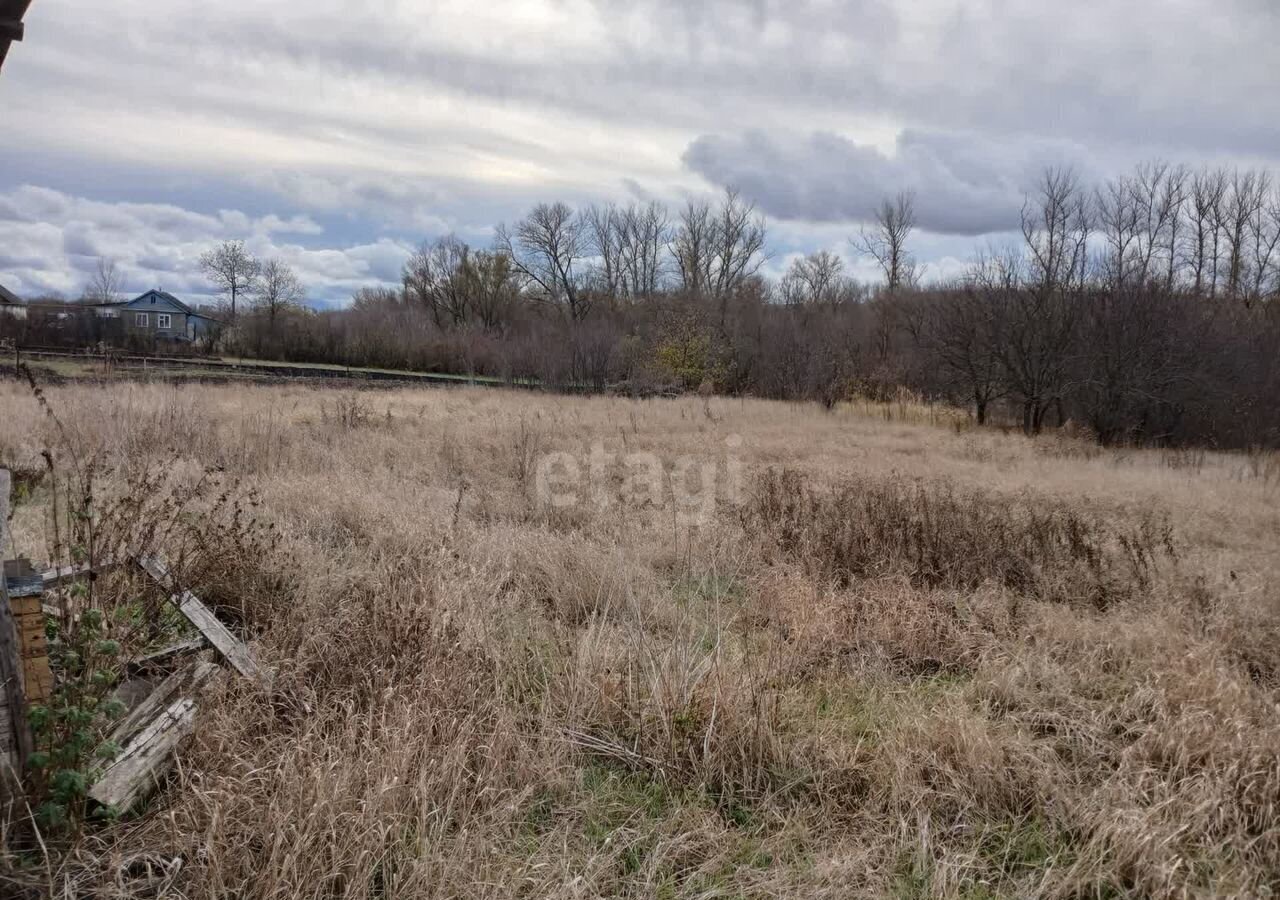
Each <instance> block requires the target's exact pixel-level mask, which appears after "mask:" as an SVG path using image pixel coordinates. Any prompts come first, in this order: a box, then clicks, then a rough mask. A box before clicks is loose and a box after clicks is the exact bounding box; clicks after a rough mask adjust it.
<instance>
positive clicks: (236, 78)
mask: <svg viewBox="0 0 1280 900" xmlns="http://www.w3.org/2000/svg"><path fill="white" fill-rule="evenodd" d="M1277 46H1280V3H1277V0H1076V2H1075V3H1071V4H1056V3H1047V2H1044V0H896V2H891V0H843V2H837V0H739V2H731V0H519V2H502V0H490V2H479V0H456V2H455V0H366V2H363V3H356V2H353V0H348V2H338V0H307V2H297V0H253V2H240V3H209V2H207V0H202V2H198V3H197V2H194V0H113V2H111V3H104V2H102V0H34V3H33V4H32V7H31V9H30V11H29V12H28V13H27V40H26V41H25V42H23V43H21V44H15V45H14V46H13V48H12V49H11V51H10V53H9V57H8V59H7V61H6V62H5V65H4V69H3V71H0V123H2V124H3V129H2V130H0V135H3V139H2V140H0V283H3V284H5V285H6V286H8V287H10V288H11V289H14V290H16V291H18V292H19V293H23V294H36V293H40V292H47V291H57V292H61V293H63V294H66V295H69V296H73V295H76V294H78V293H79V291H80V290H81V288H82V286H83V284H84V282H85V281H86V279H87V278H88V275H89V273H90V272H91V270H92V269H93V268H94V266H95V264H96V260H97V258H98V257H107V258H110V259H113V260H116V261H117V262H118V264H119V266H120V269H121V271H122V272H123V274H124V276H125V282H126V287H127V288H128V289H130V290H131V291H141V290H143V289H145V288H149V287H154V286H157V285H159V286H162V287H164V288H165V289H167V290H171V291H174V292H175V293H179V294H182V295H196V294H199V293H202V292H204V291H205V290H206V288H205V286H204V284H203V282H202V280H201V278H200V275H199V272H198V270H197V268H196V266H195V260H196V258H197V257H198V256H199V254H200V252H201V251H202V250H204V249H206V248H208V247H209V246H210V245H211V244H213V243H215V242H217V241H219V240H222V239H225V238H243V239H244V240H245V241H246V242H247V243H248V244H249V245H250V246H251V248H252V249H253V250H254V251H256V252H257V253H259V254H261V255H274V256H281V257H284V258H285V259H287V260H288V261H289V262H291V263H292V264H293V265H294V266H295V267H296V268H297V270H298V271H299V273H300V274H301V275H302V277H303V279H304V281H305V283H306V284H307V287H308V290H309V293H310V296H311V297H312V298H313V300H314V301H315V302H317V303H324V304H333V303H341V302H344V301H345V300H346V299H347V298H349V297H350V294H351V292H352V291H353V290H354V289H355V288H357V287H360V286H363V285H367V284H373V283H378V282H392V281H395V280H396V279H397V276H398V272H399V269H400V265H401V263H402V262H403V260H404V257H405V256H406V254H407V253H408V251H409V248H410V247H411V246H412V245H413V244H415V243H418V242H419V241H421V240H423V239H424V238H430V237H434V236H436V235H439V234H441V233H444V232H447V231H454V232H457V233H458V234H459V235H461V236H462V237H464V238H465V239H467V240H468V241H470V242H472V243H475V244H487V243H488V241H489V238H490V234H491V229H492V226H493V224H494V223H496V222H499V221H502V220H508V221H510V220H512V219H514V218H517V217H519V216H520V215H521V214H522V213H523V212H524V211H526V210H527V209H528V208H529V206H530V205H532V204H533V203H535V202H537V201H539V200H544V199H563V200H566V201H568V202H570V203H584V202H591V201H600V200H618V201H626V200H628V199H631V198H641V199H647V198H650V197H655V198H659V199H663V200H666V201H668V202H671V203H672V204H677V203H681V202H683V199H684V198H685V197H688V196H692V195H700V194H705V193H710V192H713V191H717V190H719V189H721V188H722V187H723V186H725V185H734V186H736V187H739V188H740V189H741V190H742V192H743V193H744V194H745V195H747V196H748V197H749V198H750V199H752V200H753V201H755V202H756V203H757V204H758V206H759V208H760V209H761V210H762V211H764V212H765V213H766V214H767V215H768V217H769V223H770V249H771V251H772V254H773V257H772V261H771V264H770V265H771V267H773V268H774V269H775V270H776V269H778V268H780V267H782V266H783V265H785V262H786V260H787V259H788V258H789V255H790V254H794V253H796V252H800V251H804V250H812V249H819V248H827V249H831V250H835V251H836V252H840V253H841V254H842V255H845V256H846V257H849V259H850V263H851V265H852V266H854V267H855V271H858V272H863V271H866V270H865V264H864V263H859V262H858V261H856V260H854V259H853V257H852V252H851V250H850V248H849V245H848V243H847V238H848V236H849V235H850V234H851V233H854V232H856V230H857V227H858V225H857V223H858V222H859V221H860V220H861V219H863V218H865V217H866V215H867V212H868V210H869V209H870V208H871V207H872V206H873V205H874V204H875V203H876V202H877V201H878V200H879V199H880V198H881V197H883V196H886V195H889V194H892V193H894V192H895V191H897V190H899V189H903V188H906V189H913V190H915V191H916V192H917V196H918V207H919V211H920V219H921V225H922V226H923V228H924V232H923V233H921V234H920V235H919V236H918V239H917V240H916V242H915V247H914V249H915V251H916V253H917V255H918V256H919V257H920V258H921V259H922V260H923V261H925V262H926V263H928V265H929V270H930V271H931V272H933V273H934V274H935V275H945V274H947V273H949V272H952V271H954V270H955V269H956V268H957V267H958V266H960V265H962V264H963V261H964V260H965V259H966V258H967V257H968V256H969V255H970V254H971V252H972V251H973V250H974V248H976V247H979V246H981V245H982V244H984V243H986V242H997V243H998V242H1000V240H1001V234H1002V232H1006V231H1007V230H1008V229H1009V228H1010V227H1012V226H1014V225H1016V222H1017V216H1018V210H1019V208H1020V206H1021V198H1022V194H1023V191H1024V189H1025V188H1026V186H1027V183H1028V180H1029V179H1030V178H1032V177H1034V174H1035V173H1036V172H1037V171H1038V170H1040V169H1041V168H1042V167H1043V166H1045V165H1046V164H1050V163H1054V164H1070V165H1074V166H1075V167H1076V168H1077V169H1079V170H1080V171H1081V172H1082V173H1084V174H1085V175H1086V176H1089V177H1094V178H1096V177H1103V176H1105V175H1106V174H1108V173H1112V172H1115V171H1117V170H1119V169H1123V168H1126V167H1128V166H1130V165H1132V164H1133V163H1134V162H1136V161H1138V160H1141V159H1147V158H1154V157H1160V158H1165V159H1171V160H1174V161H1178V162H1188V163H1193V164H1197V163H1201V162H1240V163H1247V164H1262V165H1267V166H1272V167H1277V168H1280V90H1277V85H1278V84H1280V50H1277Z"/></svg>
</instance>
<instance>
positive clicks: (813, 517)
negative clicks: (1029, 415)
mask: <svg viewBox="0 0 1280 900" xmlns="http://www.w3.org/2000/svg"><path fill="white" fill-rule="evenodd" d="M742 515H743V516H744V520H745V524H746V525H747V527H748V528H752V529H754V528H760V529H762V530H763V531H764V532H765V533H766V534H768V535H769V536H770V538H771V539H772V542H773V543H774V544H775V545H776V547H777V548H778V549H779V550H780V551H781V552H782V553H783V554H784V555H786V556H788V557H791V558H793V559H796V560H799V561H801V562H802V563H804V564H805V566H806V567H807V568H809V569H810V570H811V571H812V572H813V573H815V574H817V575H819V576H820V577H823V578H826V579H832V580H834V581H836V582H837V583H839V584H841V585H847V584H848V583H849V582H851V581H853V580H855V579H864V578H877V577H881V576H886V575H906V576H907V577H908V578H910V580H911V581H912V582H913V583H915V584H917V585H921V586H924V587H949V588H962V589H967V590H972V589H975V588H978V587H980V586H982V585H983V584H984V583H988V582H994V583H996V584H999V585H1001V586H1003V587H1005V588H1009V589H1011V590H1014V591H1017V592H1019V593H1022V594H1026V595H1030V596H1038V597H1043V598H1045V599H1074V600H1087V601H1090V602H1092V603H1094V604H1095V605H1098V606H1100V607H1101V606H1105V605H1107V604H1108V603H1110V602H1111V601H1112V600H1115V599H1117V598H1119V597H1121V596H1126V595H1128V594H1130V593H1132V592H1133V591H1140V590H1146V589H1147V588H1149V587H1150V583H1151V578H1152V575H1153V574H1154V572H1155V569H1156V564H1157V561H1158V559H1160V558H1161V557H1169V558H1172V557H1174V556H1175V555H1176V553H1175V550H1174V546H1173V541H1172V532H1171V529H1170V527H1169V525H1168V523H1167V522H1166V521H1165V520H1163V519H1161V518H1159V517H1157V516H1154V515H1145V516H1142V517H1140V518H1139V519H1138V520H1137V522H1136V523H1134V524H1132V525H1128V526H1118V525H1112V524H1108V523H1106V522H1103V521H1101V520H1100V519H1097V518H1095V517H1091V516H1088V515H1086V514H1084V513H1082V512H1079V511H1077V510H1075V509H1073V508H1071V507H1069V506H1067V505H1066V504H1063V503H1058V502H1054V501H1050V500H1048V499H1046V498H1041V497H1033V496H1029V495H1022V496H1018V497H1014V498H1006V497H1000V496H995V495H992V494H985V493H981V492H978V491H968V492H966V491H961V490H957V489H955V488H953V487H950V486H948V485H945V484H934V483H928V482H911V481H905V480H902V479H896V478H894V479H888V480H879V481H877V480H871V479H865V478H864V479H854V480H851V481H849V482H847V483H845V484H843V485H841V486H839V487H837V488H836V489H835V490H833V491H830V492H825V493H824V492H819V491H816V490H814V489H813V488H811V487H810V486H809V485H808V484H807V483H806V481H805V479H804V477H803V476H802V475H800V474H799V473H797V472H795V471H792V470H781V471H778V470H774V469H770V470H768V471H767V472H765V473H763V474H762V475H761V476H760V478H759V480H758V482H757V484H756V489H755V491H754V493H753V495H752V497H751V499H750V501H749V502H748V503H747V504H746V505H745V506H744V508H743V513H742Z"/></svg>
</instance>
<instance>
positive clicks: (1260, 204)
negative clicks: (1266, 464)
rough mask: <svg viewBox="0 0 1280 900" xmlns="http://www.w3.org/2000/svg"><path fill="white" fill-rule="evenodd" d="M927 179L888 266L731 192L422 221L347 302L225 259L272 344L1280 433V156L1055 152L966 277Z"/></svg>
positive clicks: (865, 240) (876, 242) (527, 372)
mask: <svg viewBox="0 0 1280 900" xmlns="http://www.w3.org/2000/svg"><path fill="white" fill-rule="evenodd" d="M915 200H916V198H915V197H914V196H913V195H912V194H910V193H900V194H898V195H896V196H893V197H889V198H886V199H885V200H884V201H883V202H882V203H881V204H880V205H879V206H878V207H877V208H876V209H875V211H874V213H873V215H872V217H871V219H872V220H871V222H869V223H868V225H866V226H865V227H863V228H861V229H859V230H858V232H857V233H856V234H854V235H851V236H850V238H849V248H850V250H851V251H852V252H853V253H856V254H859V255H862V256H865V257H866V258H868V259H870V260H873V261H874V263H875V264H876V266H877V267H878V269H879V271H880V273H881V279H880V280H879V282H878V283H875V284H866V283H860V282H858V281H856V280H855V279H854V278H852V277H851V276H850V274H849V273H848V272H847V271H846V266H845V262H844V259H843V258H842V257H841V256H840V255H837V254H836V253H834V252H831V251H830V250H821V251H818V252H815V253H810V254H808V255H804V256H797V257H795V258H794V259H792V260H791V261H790V262H789V264H788V265H787V266H786V268H785V270H784V273H783V274H782V275H781V276H780V277H778V278H776V279H770V278H767V277H765V276H764V275H763V274H762V269H763V266H764V264H765V263H766V261H767V260H768V252H769V251H768V241H767V238H768V232H767V224H766V222H765V219H764V217H763V216H762V215H761V214H760V213H759V212H758V210H757V209H756V208H755V206H754V205H753V204H752V203H750V202H749V201H747V200H746V199H745V198H743V197H742V196H741V195H740V194H738V193H737V192H735V191H732V190H729V191H726V192H725V193H724V194H723V195H721V196H720V197H719V198H716V199H714V200H708V199H694V200H689V201H688V202H686V203H685V204H684V205H683V206H681V207H679V208H678V209H675V210H674V211H673V210H672V209H671V208H669V207H667V206H666V205H664V204H661V203H658V202H647V203H640V202H636V203H630V204H603V205H600V204H597V205H590V206H586V207H583V208H580V209H573V208H571V207H570V206H568V205H566V204H564V203H560V202H553V203H542V204H538V205H537V206H535V207H534V208H533V209H532V210H530V211H529V213H528V214H527V215H526V216H524V217H523V218H521V219H520V220H519V221H516V222H514V223H510V224H501V225H499V226H497V227H496V229H495V232H494V235H495V236H494V239H493V242H492V243H491V245H490V246H488V247H472V246H470V245H468V244H467V243H466V242H465V241H463V240H461V239H460V238H459V237H457V236H456V235H446V236H443V237H440V238H437V239H435V240H432V241H428V242H426V243H424V244H423V245H422V246H421V247H419V248H418V249H417V250H416V251H415V252H414V253H413V254H412V256H411V257H410V258H409V259H408V261H407V262H406V263H405V266H404V269H403V273H402V278H401V281H400V284H399V285H397V286H396V287H394V288H389V287H385V286H382V287H370V288H365V289H362V290H360V291H358V292H357V293H356V295H355V297H354V298H353V302H352V304H351V305H350V306H349V307H348V308H344V309H339V310H327V311H314V310H311V309H308V308H306V307H305V306H304V305H303V304H302V296H303V292H302V287H301V283H300V282H299V281H298V279H297V277H296V276H295V275H294V273H293V272H292V271H291V270H290V269H289V267H288V266H287V265H286V264H285V263H283V262H282V261H280V260H273V261H268V262H259V261H258V260H255V259H253V257H252V256H250V255H249V254H248V253H247V252H246V251H245V249H244V246H243V244H240V243H239V242H228V243H226V244H223V245H222V246H220V247H218V248H216V249H215V250H213V251H211V252H210V253H208V254H206V255H205V256H204V257H203V258H202V260H201V264H202V267H203V268H204V270H205V272H206V273H207V274H208V275H209V277H210V279H211V282H212V283H213V284H214V285H215V286H216V287H217V288H218V289H219V290H220V291H221V292H222V293H223V295H224V296H225V297H226V298H227V301H228V307H229V308H228V313H229V315H228V320H229V321H230V320H231V319H234V323H233V325H232V327H230V328H228V329H227V330H226V331H225V332H224V334H223V335H222V339H221V340H222V342H223V345H224V347H225V349H228V350H231V351H233V352H241V353H245V354H252V355H256V356H263V357H268V358H279V359H286V360H291V361H299V362H338V363H345V364H348V365H360V366H378V367H386V368H407V369H418V370H435V371H449V372H454V373H474V374H483V375H496V376H500V377H507V378H536V379H541V380H542V381H544V382H545V383H548V384H554V385H573V386H575V387H579V388H584V387H585V388H589V389H595V390H606V389H613V390H621V391H630V392H634V393H638V394H647V393H652V392H664V391H676V390H690V389H699V388H701V389H703V390H716V391H720V392H724V393H731V394H737V393H742V394H748V393H749V394H755V395H760V396H766V397H776V398H786V399H806V400H815V401H818V402H821V403H824V404H826V405H832V404H835V403H837V402H839V401H840V400H842V399H846V398H849V397H851V396H854V395H864V396H872V397H885V396H890V395H892V394H893V393H894V392H895V391H897V390H899V389H901V388H904V387H905V388H909V389H911V390H914V391H918V392H920V393H922V394H924V395H926V396H928V397H931V398H936V399H939V400H945V401H948V402H952V403H956V404H960V405H964V406H967V407H968V408H969V409H970V410H971V411H972V413H973V415H974V416H975V418H976V419H977V420H978V421H979V422H988V421H997V422H1000V423H1004V424H1009V425H1013V426H1016V427H1020V428H1022V429H1023V430H1025V431H1026V432H1027V433H1031V434H1034V433H1037V432H1039V431H1041V430H1042V429H1044V428H1045V427H1049V426H1056V425H1059V424H1063V423H1066V422H1068V421H1071V422H1074V423H1076V424H1078V425H1080V426H1082V427H1083V426H1087V427H1088V428H1089V429H1091V430H1092V431H1093V432H1094V433H1095V434H1096V435H1097V436H1098V438H1099V440H1101V441H1103V442H1107V443H1122V442H1137V443H1157V444H1180V443H1200V444H1216V445H1220V446H1231V447H1241V446H1250V445H1276V444H1280V400H1278V399H1277V398H1278V397H1280V304H1278V303H1277V302H1276V301H1277V299H1280V185H1278V184H1277V183H1276V181H1275V180H1274V179H1273V178H1272V176H1271V175H1270V174H1269V173H1267V172H1265V171H1260V170H1251V169H1228V168H1205V169H1191V168H1189V167H1186V166H1178V165H1172V164H1168V163H1164V162H1151V163H1144V164H1141V165H1139V166H1137V167H1135V168H1134V169H1133V171H1131V172H1129V173H1127V174H1125V175H1122V176H1119V177H1115V178H1111V179H1108V180H1106V181H1105V182H1103V183H1100V184H1086V183H1085V182H1084V181H1083V179H1082V178H1081V177H1079V175H1078V174H1076V173H1075V172H1073V171H1071V170H1069V169H1059V168H1051V169H1047V170H1045V171H1044V172H1043V173H1042V175H1041V177H1040V178H1039V180H1038V182H1037V183H1036V184H1035V186H1034V188H1033V189H1032V190H1031V191H1029V192H1028V194H1027V196H1026V197H1025V201H1024V204H1023V207H1022V210H1021V216H1020V223H1019V224H1020V228H1019V229H1018V230H1017V232H1013V233H1011V234H1014V235H1015V236H1014V237H1012V238H1010V239H1009V240H1008V241H1007V242H1006V243H1005V244H1003V245H994V246H989V247H987V248H985V249H984V250H983V251H982V252H980V253H979V254H978V255H977V256H976V257H975V259H974V260H973V262H972V264H971V265H970V266H969V267H968V269H967V271H966V272H964V274H963V275H961V276H960V277H958V278H955V279H952V280H950V281H948V282H932V283H930V282H929V281H928V280H927V279H926V278H924V274H925V273H924V271H923V267H922V266H920V265H919V264H918V262H917V260H916V259H915V258H914V256H913V254H912V252H911V245H912V240H913V236H914V235H915V233H916V231H917V215H916V203H915ZM237 304H239V308H237ZM245 306H247V309H246V308H245Z"/></svg>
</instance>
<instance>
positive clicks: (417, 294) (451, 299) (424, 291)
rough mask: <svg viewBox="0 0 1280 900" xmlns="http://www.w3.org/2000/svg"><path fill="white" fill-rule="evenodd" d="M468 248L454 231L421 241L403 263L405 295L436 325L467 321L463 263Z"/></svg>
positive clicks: (466, 257) (468, 298)
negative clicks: (428, 315)
mask: <svg viewBox="0 0 1280 900" xmlns="http://www.w3.org/2000/svg"><path fill="white" fill-rule="evenodd" d="M470 257H471V248H470V247H468V246H467V245H466V244H465V243H464V242H463V241H461V240H459V239H458V237H457V236H456V235H452V234H449V235H445V236H444V237H442V238H439V239H437V240H436V241H434V242H432V243H429V244H428V243H424V244H423V245H422V246H421V247H419V248H418V249H417V250H416V251H415V252H414V253H413V255H411V256H410V257H409V259H408V260H407V261H406V262H405V264H404V269H403V271H402V273H401V280H402V282H403V284H404V293H405V298H406V299H407V300H409V301H410V302H414V303H417V304H419V305H421V306H422V307H423V308H424V309H426V310H427V311H428V312H430V313H431V319H432V321H433V322H435V324H436V327H437V328H442V329H443V328H449V327H452V326H456V325H462V324H464V323H465V322H466V321H467V314H468V312H469V303H470V296H469V292H468V287H469V285H468V275H467V265H468V262H469V260H470Z"/></svg>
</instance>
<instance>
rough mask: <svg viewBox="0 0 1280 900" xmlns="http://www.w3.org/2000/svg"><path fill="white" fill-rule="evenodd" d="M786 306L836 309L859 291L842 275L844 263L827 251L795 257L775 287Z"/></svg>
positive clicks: (851, 299)
mask: <svg viewBox="0 0 1280 900" xmlns="http://www.w3.org/2000/svg"><path fill="white" fill-rule="evenodd" d="M778 292H779V294H780V296H781V298H782V301H783V303H785V304H786V305H787V306H823V307H827V308H829V309H835V308H837V307H839V306H841V305H842V304H844V303H848V302H852V301H854V300H856V299H857V296H858V287H857V284H856V283H855V282H854V281H853V279H852V278H849V277H848V276H847V275H845V274H844V260H842V259H841V258H840V257H838V256H836V255H835V254H834V253H831V252H829V251H827V250H820V251H818V252H817V253H811V254H809V255H808V256H801V257H797V258H796V259H794V260H792V262H791V265H790V266H788V267H787V272H786V274H785V275H783V277H782V280H781V282H779V285H778Z"/></svg>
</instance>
